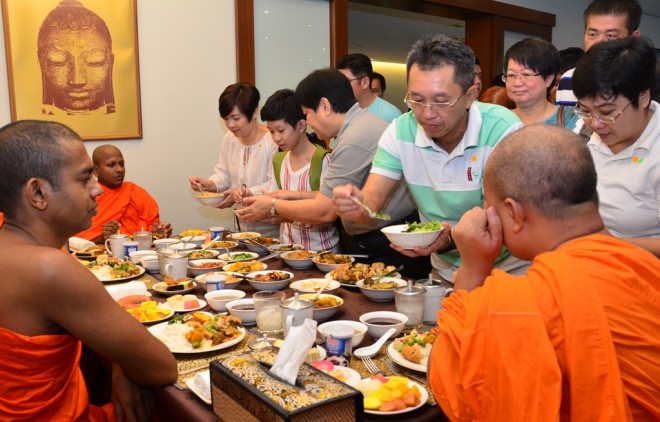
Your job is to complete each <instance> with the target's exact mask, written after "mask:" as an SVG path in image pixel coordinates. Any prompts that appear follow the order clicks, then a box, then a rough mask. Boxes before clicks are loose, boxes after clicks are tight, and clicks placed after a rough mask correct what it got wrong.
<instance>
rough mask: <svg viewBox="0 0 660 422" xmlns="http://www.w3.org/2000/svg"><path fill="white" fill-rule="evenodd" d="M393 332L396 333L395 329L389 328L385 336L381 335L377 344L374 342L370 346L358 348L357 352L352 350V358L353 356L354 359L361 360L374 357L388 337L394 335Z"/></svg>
mask: <svg viewBox="0 0 660 422" xmlns="http://www.w3.org/2000/svg"><path fill="white" fill-rule="evenodd" d="M395 332H396V329H394V328H390V329H389V330H387V331H386V332H385V334H383V336H382V337H381V338H379V339H378V341H377V342H375V343H374V344H372V345H371V346H367V347H360V348H359V349H357V350H353V356H355V357H356V358H359V359H362V358H370V357H372V356H373V355H375V354H376V353H378V351H379V350H380V348H381V346H382V345H383V344H385V342H386V341H387V339H389V338H390V337H392V334H394V333H395Z"/></svg>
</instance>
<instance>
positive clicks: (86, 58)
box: [1, 0, 142, 140]
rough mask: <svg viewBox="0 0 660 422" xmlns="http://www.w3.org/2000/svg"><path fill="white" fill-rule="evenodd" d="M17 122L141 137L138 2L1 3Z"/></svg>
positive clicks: (92, 136) (88, 134) (87, 134)
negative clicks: (47, 122)
mask: <svg viewBox="0 0 660 422" xmlns="http://www.w3.org/2000/svg"><path fill="white" fill-rule="evenodd" d="M1 1H2V21H3V27H4V36H5V52H6V59H7V77H8V80H9V99H10V107H11V119H12V121H16V120H24V119H36V120H51V121H57V122H60V123H63V124H65V125H67V126H69V127H70V128H72V129H73V130H75V131H76V132H77V133H78V134H79V135H80V136H81V138H82V139H84V140H102V139H141V138H142V115H141V102H140V72H139V60H138V32H137V0H112V1H107V0H1Z"/></svg>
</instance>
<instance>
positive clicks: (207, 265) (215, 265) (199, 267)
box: [188, 259, 227, 277]
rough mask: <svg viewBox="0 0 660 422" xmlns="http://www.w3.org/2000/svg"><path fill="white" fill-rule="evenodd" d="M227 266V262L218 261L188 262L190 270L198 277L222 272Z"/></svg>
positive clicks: (200, 260)
mask: <svg viewBox="0 0 660 422" xmlns="http://www.w3.org/2000/svg"><path fill="white" fill-rule="evenodd" d="M225 264H227V263H226V262H225V261H219V260H217V259H196V260H194V261H188V269H189V270H190V273H191V274H192V275H194V276H195V277H196V276H198V275H202V274H206V273H210V272H213V271H220V270H221V269H222V267H223V266H224V265H225Z"/></svg>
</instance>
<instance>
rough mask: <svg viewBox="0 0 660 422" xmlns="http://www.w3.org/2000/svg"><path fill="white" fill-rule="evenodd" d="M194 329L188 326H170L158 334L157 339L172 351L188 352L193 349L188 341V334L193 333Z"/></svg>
mask: <svg viewBox="0 0 660 422" xmlns="http://www.w3.org/2000/svg"><path fill="white" fill-rule="evenodd" d="M192 329H193V328H192V327H191V326H190V325H187V324H169V325H167V326H166V327H165V329H164V330H163V331H161V332H159V333H157V334H155V336H156V338H157V339H158V340H160V341H162V342H163V343H165V345H166V346H167V348H168V349H170V350H188V349H192V344H190V342H189V341H188V339H186V333H187V332H188V331H192Z"/></svg>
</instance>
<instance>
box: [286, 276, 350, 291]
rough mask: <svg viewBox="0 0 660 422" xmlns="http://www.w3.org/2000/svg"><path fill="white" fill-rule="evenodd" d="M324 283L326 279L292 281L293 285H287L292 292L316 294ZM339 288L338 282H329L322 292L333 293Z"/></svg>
mask: <svg viewBox="0 0 660 422" xmlns="http://www.w3.org/2000/svg"><path fill="white" fill-rule="evenodd" d="M325 281H326V279H324V278H306V279H304V280H298V281H294V282H293V283H291V284H289V287H290V288H292V289H293V290H297V291H298V292H300V293H316V292H318V291H319V289H320V288H321V287H323V284H324V283H325ZM340 286H341V284H339V282H338V281H336V280H330V283H328V285H327V286H325V289H324V290H323V292H324V293H334V292H336V291H337V289H339V287H340Z"/></svg>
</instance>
